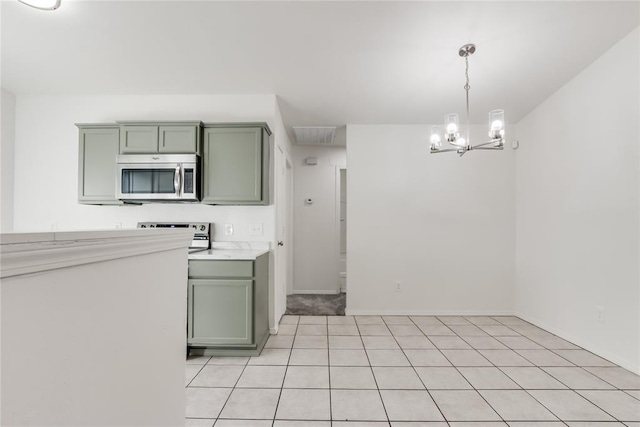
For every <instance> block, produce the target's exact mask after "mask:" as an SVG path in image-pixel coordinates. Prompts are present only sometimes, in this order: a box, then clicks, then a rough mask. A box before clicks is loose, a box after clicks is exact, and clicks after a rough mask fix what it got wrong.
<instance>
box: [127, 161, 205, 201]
mask: <svg viewBox="0 0 640 427" xmlns="http://www.w3.org/2000/svg"><path fill="white" fill-rule="evenodd" d="M154 159H155V160H154ZM147 160H151V161H147ZM117 163H118V184H117V185H118V188H117V191H118V198H119V199H120V200H124V201H198V191H197V187H198V186H197V183H198V162H197V157H196V156H195V155H173V156H168V155H158V156H147V155H144V156H138V155H123V156H118V162H117Z"/></svg>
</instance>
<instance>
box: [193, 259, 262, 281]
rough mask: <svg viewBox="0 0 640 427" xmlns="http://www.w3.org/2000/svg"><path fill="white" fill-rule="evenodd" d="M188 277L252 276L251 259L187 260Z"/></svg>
mask: <svg viewBox="0 0 640 427" xmlns="http://www.w3.org/2000/svg"><path fill="white" fill-rule="evenodd" d="M189 277H253V261H208V260H193V261H189Z"/></svg>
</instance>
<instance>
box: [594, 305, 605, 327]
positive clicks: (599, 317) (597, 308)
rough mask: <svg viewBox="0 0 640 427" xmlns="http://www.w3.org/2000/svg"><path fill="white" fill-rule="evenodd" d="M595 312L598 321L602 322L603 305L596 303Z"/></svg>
mask: <svg viewBox="0 0 640 427" xmlns="http://www.w3.org/2000/svg"><path fill="white" fill-rule="evenodd" d="M596 313H597V316H598V317H597V319H598V322H600V323H604V307H602V306H600V305H598V306H596Z"/></svg>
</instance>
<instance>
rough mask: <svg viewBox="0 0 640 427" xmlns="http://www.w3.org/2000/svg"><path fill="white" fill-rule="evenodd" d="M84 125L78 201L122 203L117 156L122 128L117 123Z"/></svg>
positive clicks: (79, 164)
mask: <svg viewBox="0 0 640 427" xmlns="http://www.w3.org/2000/svg"><path fill="white" fill-rule="evenodd" d="M78 127H79V128H80V143H79V147H78V154H79V159H78V202H79V203H82V204H96V205H101V204H121V203H122V202H121V201H119V200H117V199H116V180H117V170H116V156H117V155H118V149H119V136H120V130H119V128H118V127H117V126H113V127H95V128H91V127H83V126H82V125H78Z"/></svg>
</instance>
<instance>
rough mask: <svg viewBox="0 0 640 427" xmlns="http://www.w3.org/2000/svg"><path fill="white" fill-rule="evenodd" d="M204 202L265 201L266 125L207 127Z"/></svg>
mask: <svg viewBox="0 0 640 427" xmlns="http://www.w3.org/2000/svg"><path fill="white" fill-rule="evenodd" d="M203 161H204V173H203V195H202V203H208V204H238V205H240V204H263V202H264V199H263V185H262V184H263V182H262V181H263V169H262V168H263V140H262V128H259V127H253V128H240V127H234V128H222V127H220V128H205V130H204V159H203Z"/></svg>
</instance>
